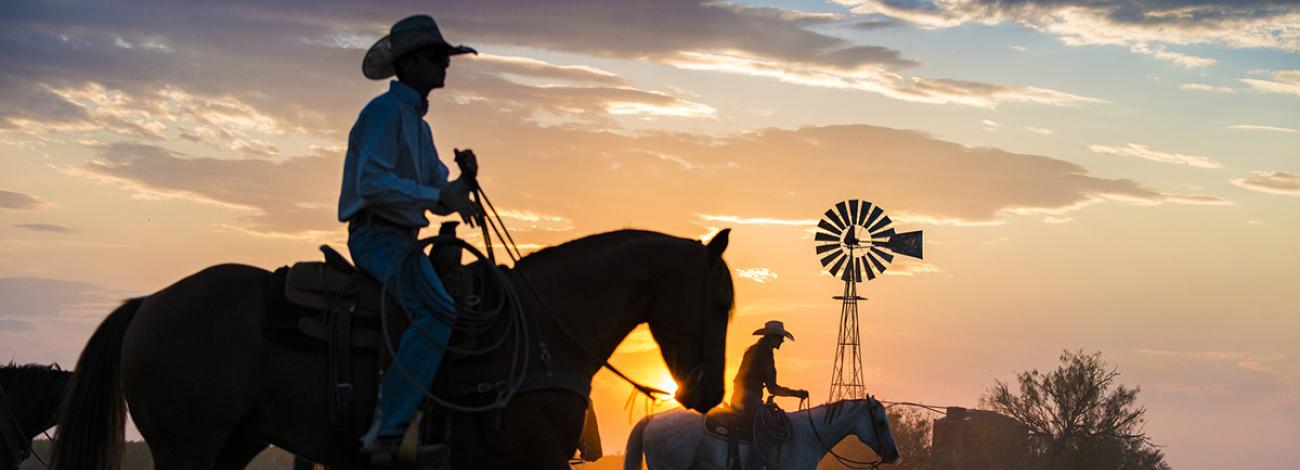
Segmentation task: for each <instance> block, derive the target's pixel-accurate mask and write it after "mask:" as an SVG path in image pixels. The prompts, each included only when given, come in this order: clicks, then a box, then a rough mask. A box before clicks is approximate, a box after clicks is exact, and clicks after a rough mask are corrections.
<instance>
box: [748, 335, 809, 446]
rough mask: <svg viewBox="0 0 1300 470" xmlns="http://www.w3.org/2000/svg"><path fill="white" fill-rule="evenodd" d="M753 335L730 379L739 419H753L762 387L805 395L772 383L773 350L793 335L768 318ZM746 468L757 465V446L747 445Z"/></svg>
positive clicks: (776, 394)
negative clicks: (751, 341) (738, 367)
mask: <svg viewBox="0 0 1300 470" xmlns="http://www.w3.org/2000/svg"><path fill="white" fill-rule="evenodd" d="M754 335H755V336H762V337H761V338H759V339H758V341H756V342H755V343H754V345H753V346H750V347H749V349H746V350H745V358H744V359H742V360H741V361H740V370H739V371H738V372H736V378H735V380H733V381H732V385H733V387H732V389H733V391H732V392H731V408H732V409H734V410H735V411H736V412H737V413H739V414H740V415H741V417H742V421H741V422H742V423H746V424H749V423H753V422H754V418H755V415H756V414H757V413H758V412H759V411H760V410H762V409H763V389H765V388H766V389H767V391H768V393H770V394H771V395H772V396H773V397H795V398H808V391H807V390H797V389H793V388H787V387H783V386H781V385H779V384H777V383H776V357H775V355H774V354H773V352H774V351H775V350H777V349H781V344H782V343H784V342H785V339H786V338H790V341H794V335H793V334H791V333H790V332H788V331H786V330H785V324H784V323H781V322H780V321H777V320H772V321H769V322H767V323H766V324H765V325H763V327H762V328H759V329H757V330H754ZM749 449H750V450H749V458H748V459H747V460H746V461H747V462H748V465H746V468H747V469H751V470H752V469H757V468H759V466H758V465H759V464H758V461H759V459H758V457H757V453H758V446H750V448H749Z"/></svg>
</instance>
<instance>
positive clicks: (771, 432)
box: [704, 398, 792, 470]
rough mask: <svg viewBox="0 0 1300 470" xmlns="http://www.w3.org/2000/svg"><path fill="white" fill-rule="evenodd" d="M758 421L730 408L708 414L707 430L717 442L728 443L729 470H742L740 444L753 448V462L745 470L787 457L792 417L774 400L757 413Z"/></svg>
mask: <svg viewBox="0 0 1300 470" xmlns="http://www.w3.org/2000/svg"><path fill="white" fill-rule="evenodd" d="M754 417H755V419H753V420H748V419H745V415H744V413H741V412H740V411H739V410H736V409H735V408H732V407H730V406H726V407H718V408H714V409H712V410H709V412H708V414H706V415H704V429H705V432H706V433H707V434H709V435H710V436H712V437H713V438H715V439H722V440H725V441H726V442H727V460H726V462H727V465H726V467H727V469H728V470H740V469H741V465H740V462H741V455H740V445H741V443H745V445H747V446H749V448H750V452H749V458H750V459H755V458H757V459H761V460H760V461H759V462H750V463H749V465H747V466H746V467H745V468H751V469H756V468H762V466H761V463H762V462H772V463H778V462H781V461H782V460H783V458H784V457H785V454H786V448H787V444H788V442H789V440H790V430H791V429H792V428H791V426H790V418H789V416H788V415H786V413H785V411H782V410H781V408H780V407H779V406H777V405H776V403H775V402H774V401H772V399H771V398H768V400H767V403H766V404H764V405H763V407H762V408H761V409H759V410H756V411H755V413H754Z"/></svg>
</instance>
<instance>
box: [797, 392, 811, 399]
mask: <svg viewBox="0 0 1300 470" xmlns="http://www.w3.org/2000/svg"><path fill="white" fill-rule="evenodd" d="M795 396H798V397H799V398H802V399H804V400H807V399H808V391H807V390H799V391H797V392H795Z"/></svg>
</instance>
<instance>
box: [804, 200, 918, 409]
mask: <svg viewBox="0 0 1300 470" xmlns="http://www.w3.org/2000/svg"><path fill="white" fill-rule="evenodd" d="M892 223H893V221H891V220H889V216H888V215H885V210H884V209H881V208H880V206H876V205H872V204H871V203H870V202H867V201H859V200H857V199H850V200H847V201H842V202H840V203H838V204H835V206H834V207H831V208H830V209H829V210H827V211H826V213H825V214H823V217H822V220H821V222H819V223H818V224H817V228H818V229H819V230H818V231H817V234H816V235H815V236H814V238H813V240H814V241H815V242H816V243H817V256H818V257H820V258H821V263H822V267H823V268H826V269H827V270H828V271H830V273H831V275H832V276H838V277H839V278H840V279H841V280H843V281H844V293H843V294H842V295H837V296H834V297H833V298H834V299H836V300H839V301H841V306H840V331H839V338H838V339H837V340H836V342H835V366H834V367H833V369H832V371H831V394H830V401H835V400H842V399H853V398H864V397H866V395H867V394H866V388H865V386H864V385H863V383H862V346H861V345H862V342H861V339H860V338H859V335H858V332H859V328H858V301H859V300H867V299H866V298H865V297H859V296H858V283H859V282H862V274H863V273H864V272H865V273H866V275H867V280H868V281H870V280H872V279H875V278H876V275H878V274H880V273H884V272H885V268H886V266H887V265H888V264H889V263H890V262H892V261H893V260H894V256H895V255H903V256H910V257H913V258H917V259H921V232H920V231H919V230H918V231H915V232H904V233H896V232H895V231H894V229H893V228H892V227H890V224H892Z"/></svg>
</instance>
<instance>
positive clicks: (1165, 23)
mask: <svg viewBox="0 0 1300 470" xmlns="http://www.w3.org/2000/svg"><path fill="white" fill-rule="evenodd" d="M837 2H839V3H842V4H845V5H849V6H851V7H852V11H853V12H854V13H858V14H862V15H871V14H882V15H885V16H887V17H890V18H895V19H898V20H902V21H906V22H908V23H911V24H915V25H919V26H922V27H926V28H949V27H955V26H960V25H964V24H970V23H975V24H985V25H993V24H998V23H1015V24H1019V25H1022V26H1025V27H1027V28H1029V29H1033V30H1036V31H1042V32H1045V33H1048V34H1052V35H1055V36H1057V37H1059V38H1061V40H1062V41H1064V42H1065V43H1066V44H1070V45H1086V44H1114V45H1130V46H1137V45H1141V47H1147V46H1146V45H1147V44H1179V45H1188V44H1218V45H1223V46H1227V47H1233V48H1270V49H1279V50H1283V51H1289V52H1296V51H1300V30H1297V29H1296V28H1295V25H1296V24H1297V23H1300V10H1297V8H1296V7H1295V6H1294V4H1292V3H1289V2H1239V1H1235V0H1203V1H1198V2H1193V3H1188V2H1182V1H1178V0H1156V1H1149V2H1130V1H1120V0H1024V1H1012V0H953V1H943V2H919V1H918V2H902V1H890V0H837ZM1151 51H1153V52H1152V53H1154V52H1158V51H1163V49H1159V50H1155V49H1152V50H1151ZM1137 52H1140V51H1137ZM1142 53H1146V52H1142ZM1166 54H1176V56H1183V54H1177V53H1166ZM1162 59H1164V60H1185V59H1173V58H1169V57H1162Z"/></svg>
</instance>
